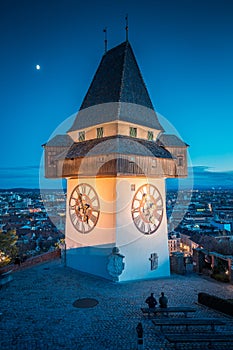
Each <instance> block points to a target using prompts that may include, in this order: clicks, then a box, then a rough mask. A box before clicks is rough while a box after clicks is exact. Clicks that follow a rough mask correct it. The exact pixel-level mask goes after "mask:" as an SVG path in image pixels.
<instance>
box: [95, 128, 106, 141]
mask: <svg viewBox="0 0 233 350" xmlns="http://www.w3.org/2000/svg"><path fill="white" fill-rule="evenodd" d="M96 136H97V139H100V138H101V137H103V136H104V128H102V127H101V128H97V129H96Z"/></svg>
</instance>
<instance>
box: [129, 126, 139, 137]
mask: <svg viewBox="0 0 233 350" xmlns="http://www.w3.org/2000/svg"><path fill="white" fill-rule="evenodd" d="M129 136H131V137H137V128H133V127H130V128H129Z"/></svg>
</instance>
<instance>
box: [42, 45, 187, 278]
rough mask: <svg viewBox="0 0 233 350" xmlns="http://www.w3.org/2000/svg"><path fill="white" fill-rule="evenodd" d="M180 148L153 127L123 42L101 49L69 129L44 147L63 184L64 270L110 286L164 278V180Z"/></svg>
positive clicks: (183, 161)
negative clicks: (104, 280) (73, 270)
mask: <svg viewBox="0 0 233 350" xmlns="http://www.w3.org/2000/svg"><path fill="white" fill-rule="evenodd" d="M186 150H187V145H186V144H185V143H184V142H183V141H182V140H180V139H179V138H178V137H177V136H175V135H168V134H166V133H165V130H164V129H163V127H162V126H161V124H160V122H159V120H158V117H157V115H156V112H155V110H154V108H153V104H152V102H151V99H150V97H149V94H148V91H147V88H146V85H145V83H144V81H143V78H142V75H141V72H140V69H139V67H138V64H137V62H136V59H135V56H134V53H133V50H132V48H131V45H130V43H129V42H128V41H126V42H124V43H122V44H120V45H118V46H116V47H114V48H113V49H111V50H109V51H107V52H106V53H105V54H104V56H103V57H102V60H101V62H100V64H99V66H98V68H97V71H96V73H95V75H94V78H93V80H92V82H91V85H90V87H89V89H88V91H87V94H86V96H85V98H84V100H83V102H82V105H81V107H80V110H79V111H78V113H77V115H76V118H75V120H74V123H73V125H72V126H71V128H70V129H69V130H68V131H67V133H66V135H57V136H55V138H53V139H51V140H50V141H48V143H47V144H46V145H45V174H46V177H47V178H66V179H67V203H66V247H67V253H66V254H67V255H66V256H67V265H68V266H71V267H73V268H76V269H78V270H81V271H84V272H87V273H91V274H95V275H98V276H101V277H104V278H108V279H112V280H115V281H127V280H136V279H149V278H158V277H164V276H169V274H170V265H169V252H168V235H167V218H166V190H165V179H166V178H170V177H175V178H176V177H185V176H186V175H187V154H186Z"/></svg>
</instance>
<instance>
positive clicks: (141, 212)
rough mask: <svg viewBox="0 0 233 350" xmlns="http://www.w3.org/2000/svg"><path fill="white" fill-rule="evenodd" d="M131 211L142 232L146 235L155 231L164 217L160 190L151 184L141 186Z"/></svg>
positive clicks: (136, 224)
mask: <svg viewBox="0 0 233 350" xmlns="http://www.w3.org/2000/svg"><path fill="white" fill-rule="evenodd" d="M131 212H132V218H133V222H134V224H135V226H136V227H137V229H138V230H139V231H140V232H142V233H144V234H146V235H151V234H152V233H154V232H155V231H156V230H157V229H158V228H159V225H160V224H161V221H162V218H163V199H162V197H161V194H160V193H159V190H158V189H157V188H156V187H155V186H153V185H149V184H145V185H143V186H141V187H139V189H138V190H137V192H136V193H135V195H134V198H133V201H132V209H131Z"/></svg>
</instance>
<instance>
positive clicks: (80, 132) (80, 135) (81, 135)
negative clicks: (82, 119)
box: [78, 131, 85, 141]
mask: <svg viewBox="0 0 233 350" xmlns="http://www.w3.org/2000/svg"><path fill="white" fill-rule="evenodd" d="M78 140H79V141H85V131H79V133H78Z"/></svg>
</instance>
